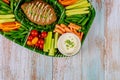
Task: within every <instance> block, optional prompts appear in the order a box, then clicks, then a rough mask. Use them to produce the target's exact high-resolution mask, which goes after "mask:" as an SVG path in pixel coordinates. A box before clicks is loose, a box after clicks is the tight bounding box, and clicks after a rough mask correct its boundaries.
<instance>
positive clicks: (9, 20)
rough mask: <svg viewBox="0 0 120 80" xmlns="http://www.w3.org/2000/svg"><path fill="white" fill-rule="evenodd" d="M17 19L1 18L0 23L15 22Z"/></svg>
mask: <svg viewBox="0 0 120 80" xmlns="http://www.w3.org/2000/svg"><path fill="white" fill-rule="evenodd" d="M14 21H15V19H0V23H5V22H14Z"/></svg>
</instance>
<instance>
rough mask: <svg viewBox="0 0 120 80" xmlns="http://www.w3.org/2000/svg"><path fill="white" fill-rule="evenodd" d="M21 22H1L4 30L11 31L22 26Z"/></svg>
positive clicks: (0, 25) (0, 27) (1, 27)
mask: <svg viewBox="0 0 120 80" xmlns="http://www.w3.org/2000/svg"><path fill="white" fill-rule="evenodd" d="M20 26H21V24H20V23H19V22H6V23H1V24H0V29H2V30H3V31H10V30H15V29H18V28H20Z"/></svg>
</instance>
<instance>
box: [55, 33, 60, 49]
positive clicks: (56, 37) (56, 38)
mask: <svg viewBox="0 0 120 80" xmlns="http://www.w3.org/2000/svg"><path fill="white" fill-rule="evenodd" d="M58 36H59V34H58V33H57V32H56V33H55V48H57V42H58Z"/></svg>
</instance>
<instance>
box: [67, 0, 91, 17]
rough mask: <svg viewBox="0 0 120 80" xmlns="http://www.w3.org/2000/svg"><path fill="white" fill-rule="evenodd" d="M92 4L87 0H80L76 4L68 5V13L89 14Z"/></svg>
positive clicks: (69, 14)
mask: <svg viewBox="0 0 120 80" xmlns="http://www.w3.org/2000/svg"><path fill="white" fill-rule="evenodd" d="M90 6H91V5H90V3H89V2H88V1H87V0H78V1H77V2H76V3H75V4H73V5H70V6H67V7H66V15H67V16H72V15H76V14H88V13H89V7H90Z"/></svg>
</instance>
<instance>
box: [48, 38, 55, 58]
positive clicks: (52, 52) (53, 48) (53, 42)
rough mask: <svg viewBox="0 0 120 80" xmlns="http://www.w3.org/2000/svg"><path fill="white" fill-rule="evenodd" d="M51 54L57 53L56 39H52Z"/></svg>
mask: <svg viewBox="0 0 120 80" xmlns="http://www.w3.org/2000/svg"><path fill="white" fill-rule="evenodd" d="M49 55H50V56H54V55H55V40H54V39H52V40H51V47H50V51H49Z"/></svg>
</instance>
